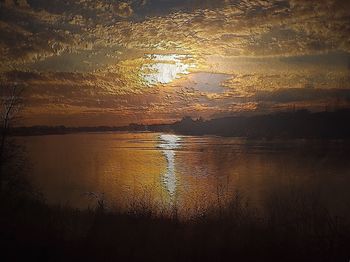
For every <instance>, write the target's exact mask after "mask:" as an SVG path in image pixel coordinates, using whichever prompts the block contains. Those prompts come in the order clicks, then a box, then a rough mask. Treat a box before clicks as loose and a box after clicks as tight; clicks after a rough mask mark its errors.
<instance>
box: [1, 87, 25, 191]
mask: <svg viewBox="0 0 350 262" xmlns="http://www.w3.org/2000/svg"><path fill="white" fill-rule="evenodd" d="M22 93H23V87H21V86H19V85H14V86H13V87H8V86H3V85H2V86H0V98H1V111H0V121H1V137H0V188H1V186H2V182H3V173H4V170H3V166H4V163H6V161H7V160H8V156H9V154H8V153H9V150H10V148H9V143H8V135H9V129H10V128H11V126H12V125H13V123H14V122H15V121H16V119H17V118H18V113H19V111H20V109H21V108H22V105H23V99H22Z"/></svg>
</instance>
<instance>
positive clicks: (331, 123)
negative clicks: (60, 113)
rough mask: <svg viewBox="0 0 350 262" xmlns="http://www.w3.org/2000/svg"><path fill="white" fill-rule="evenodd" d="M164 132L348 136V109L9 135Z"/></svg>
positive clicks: (22, 131) (42, 129)
mask: <svg viewBox="0 0 350 262" xmlns="http://www.w3.org/2000/svg"><path fill="white" fill-rule="evenodd" d="M121 131H124V132H147V131H149V132H165V133H176V134H181V135H199V136H200V135H218V136H227V137H246V138H256V139H262V138H266V139H276V138H280V139H288V138H319V139H349V138H350V110H345V109H344V110H338V111H334V112H317V113H311V112H309V111H307V110H299V111H296V112H283V113H275V114H268V115H257V116H250V117H245V116H237V117H226V118H218V119H211V120H203V119H202V118H199V119H192V118H191V117H184V118H183V119H182V120H181V121H177V122H174V123H169V124H153V125H145V124H130V125H128V126H96V127H66V126H30V127H14V128H12V129H11V130H10V135H12V136H40V135H63V134H72V133H83V132H90V133H94V132H121Z"/></svg>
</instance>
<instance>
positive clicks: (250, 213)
mask: <svg viewBox="0 0 350 262" xmlns="http://www.w3.org/2000/svg"><path fill="white" fill-rule="evenodd" d="M0 201H1V203H0V204H1V207H0V208H1V217H0V241H1V243H0V246H1V257H2V258H5V259H4V260H2V261H23V260H24V259H25V260H27V261H28V260H29V261H348V260H349V257H350V254H349V253H350V224H349V219H348V218H349V217H346V216H344V217H337V216H333V215H332V214H330V212H329V211H328V210H327V209H326V208H325V207H324V206H322V204H321V203H320V202H319V201H317V199H316V198H314V197H311V196H310V195H305V194H302V193H301V192H289V193H286V192H284V193H280V194H279V195H278V196H273V197H271V199H270V200H266V203H265V204H266V205H265V209H264V211H263V213H262V212H258V211H257V210H254V209H253V208H250V207H249V205H247V204H246V202H245V201H244V199H242V198H241V197H239V195H237V196H236V197H235V198H233V200H232V201H230V202H229V203H227V205H225V207H224V208H223V207H222V208H213V209H212V210H208V211H207V212H206V213H205V214H203V215H202V216H199V217H196V218H194V219H190V220H186V221H184V220H180V219H179V218H178V217H177V215H176V212H174V213H173V214H170V215H166V214H163V215H160V214H159V213H157V212H156V211H154V210H153V209H148V208H147V205H146V204H145V203H141V204H138V205H134V206H133V208H131V209H130V210H129V211H128V212H119V211H117V210H114V211H111V210H106V209H105V208H104V205H103V204H101V203H100V205H97V208H96V209H95V210H85V211H82V210H75V209H71V208H65V207H58V206H56V207H50V206H48V205H46V204H45V203H44V202H43V201H41V200H40V198H38V197H34V196H33V194H24V193H23V192H22V193H21V194H18V193H9V192H4V191H3V192H2V195H1V200H0Z"/></svg>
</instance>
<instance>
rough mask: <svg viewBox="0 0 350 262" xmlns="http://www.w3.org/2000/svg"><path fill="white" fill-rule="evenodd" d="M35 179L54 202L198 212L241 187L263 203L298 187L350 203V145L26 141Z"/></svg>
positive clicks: (122, 137) (157, 137)
mask: <svg viewBox="0 0 350 262" xmlns="http://www.w3.org/2000/svg"><path fill="white" fill-rule="evenodd" d="M20 139H21V140H24V142H25V144H26V148H27V152H28V157H29V160H30V162H31V163H32V171H31V179H32V181H33V183H34V184H35V185H36V186H37V187H38V188H39V189H41V191H42V192H43V194H44V196H45V197H46V199H47V201H48V203H50V204H62V205H69V206H73V207H78V208H87V207H89V205H93V204H94V200H93V199H91V197H88V196H87V195H86V193H87V192H94V193H96V194H104V198H105V199H106V201H107V203H108V205H110V206H117V207H119V208H128V207H129V206H130V205H132V204H133V203H135V202H144V203H150V204H152V205H153V206H158V207H159V206H173V205H176V206H177V208H178V209H179V211H180V212H182V213H187V214H196V213H198V212H201V211H202V210H203V209H205V208H207V207H208V206H211V205H216V204H218V203H220V202H221V201H222V200H223V199H229V198H230V197H232V196H233V195H234V194H235V193H236V192H237V191H239V192H241V194H243V195H244V196H245V197H246V198H247V199H249V201H250V203H252V204H253V205H256V206H257V207H259V206H260V205H261V203H263V202H264V200H265V199H266V198H268V197H269V196H271V193H272V192H276V191H277V192H278V191H284V190H289V189H290V188H298V189H302V190H306V191H307V192H315V193H316V194H319V195H320V196H321V197H322V198H323V199H324V201H326V202H327V203H329V204H330V205H331V206H332V207H337V208H338V207H339V208H346V207H349V202H348V199H350V190H349V189H348V188H349V184H350V161H349V160H348V155H349V151H350V150H349V148H350V147H349V145H348V144H347V143H345V142H343V141H323V142H321V141H307V140H294V141H249V140H246V139H242V138H223V137H209V136H203V137H194V136H177V135H172V134H159V133H93V134H89V133H83V134H68V135H50V136H35V137H24V138H20Z"/></svg>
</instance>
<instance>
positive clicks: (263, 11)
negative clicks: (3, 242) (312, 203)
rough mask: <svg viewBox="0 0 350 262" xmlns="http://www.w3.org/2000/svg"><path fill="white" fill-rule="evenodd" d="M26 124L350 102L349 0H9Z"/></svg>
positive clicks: (7, 16) (1, 64) (6, 55)
mask: <svg viewBox="0 0 350 262" xmlns="http://www.w3.org/2000/svg"><path fill="white" fill-rule="evenodd" d="M0 57H1V61H0V85H2V86H5V87H6V88H10V87H12V86H13V85H17V86H23V87H24V90H25V91H24V94H25V106H24V108H23V111H22V116H23V117H22V120H21V121H22V122H21V125H66V126H99V125H109V126H121V125H127V124H129V123H145V124H152V123H168V122H172V121H175V120H178V119H181V118H182V117H183V116H187V115H188V116H192V117H203V118H205V119H211V118H218V117H224V116H231V115H252V114H262V113H270V112H276V111H286V110H294V109H299V108H307V109H309V110H313V111H320V110H321V111H322V110H325V109H327V110H334V109H338V108H349V107H350V85H349V82H350V1H347V0H342V1H341V0H317V1H316V0H308V1H304V0H271V1H265V0H251V1H248V0H192V1H190V0H177V1H175V0H124V1H116V0H50V1H47V0H2V1H0Z"/></svg>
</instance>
